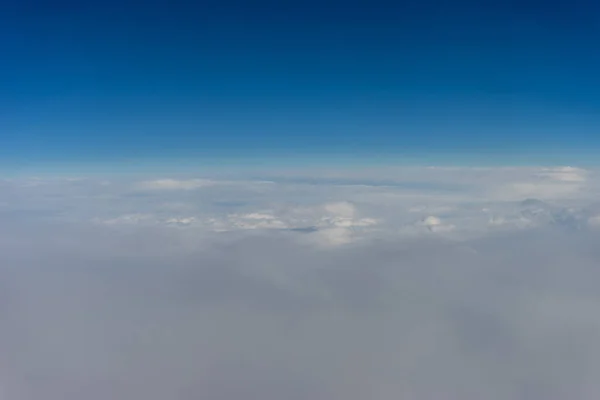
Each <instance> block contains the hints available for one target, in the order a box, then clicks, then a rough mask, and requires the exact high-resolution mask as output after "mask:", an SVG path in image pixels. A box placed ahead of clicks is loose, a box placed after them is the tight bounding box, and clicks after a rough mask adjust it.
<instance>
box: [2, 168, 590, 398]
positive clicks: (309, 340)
mask: <svg viewBox="0 0 600 400" xmlns="http://www.w3.org/2000/svg"><path fill="white" fill-rule="evenodd" d="M599 184H600V180H599V179H598V173H597V171H594V170H583V169H578V168H572V167H561V168H541V167H540V168H533V167H531V168H530V167H519V168H517V167H515V168H394V169H385V170H384V169H372V170H362V171H348V170H345V171H310V170H304V171H286V172H282V173H279V174H273V173H271V174H266V173H263V174H260V173H257V174H255V175H253V176H249V175H247V176H222V175H219V176H144V177H127V178H126V177H123V176H118V177H117V176H112V177H111V176H105V177H85V176H84V177H68V178H65V177H43V178H35V177H28V178H23V177H21V178H13V179H4V180H0V398H2V399H7V400H13V399H17V400H37V399H45V400H59V399H60V400H75V399H77V400H79V399H91V400H94V399H117V400H118V399H134V400H137V399H139V400H142V399H143V400H154V399H165V398H169V399H182V400H187V399H208V400H212V399H217V400H237V399H261V400H276V399H277V400H278V399H290V400H296V399H298V400H300V399H302V400H304V399H311V400H319V399H331V400H338V399H339V400H354V399H356V400H359V399H361V400H362V399H382V400H387V399H408V400H412V399H419V400H420V399H425V400H429V399H432V400H433V399H435V400H439V399H444V400H446V399H448V400H452V399H457V400H458V399H460V400H470V399H473V400H475V399H491V400H495V399H527V400H531V399H533V400H537V399H540V400H541V399H544V400H548V399H570V400H571V399H572V400H575V399H598V398H600V381H599V380H598V377H599V376H600V312H599V311H598V310H600V291H599V290H598V282H599V281H600V279H599V278H600V268H599V266H600V247H599V246H598V245H597V244H598V243H599V240H600V203H596V199H598V195H599V194H600V185H599Z"/></svg>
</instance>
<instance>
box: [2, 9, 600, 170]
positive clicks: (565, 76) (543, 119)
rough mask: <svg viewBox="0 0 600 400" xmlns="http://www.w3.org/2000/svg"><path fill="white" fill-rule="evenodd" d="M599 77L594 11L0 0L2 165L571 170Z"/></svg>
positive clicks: (585, 151) (598, 17) (581, 152)
mask: <svg viewBox="0 0 600 400" xmlns="http://www.w3.org/2000/svg"><path fill="white" fill-rule="evenodd" d="M599 71H600V3H598V2H597V1H592V0H590V1H584V0H571V1H553V0H549V1H543V2H542V1H531V0H525V1H509V0H504V1H494V0H490V1H474V0H473V1H471V0H460V1H427V0H421V1H396V2H392V1H385V2H384V1H360V2H358V1H349V0H346V1H327V0H321V1H315V0H302V1H293V0H288V1H260V0H259V1H197V2H193V1H169V2H167V1H161V0H156V1H146V2H139V1H131V0H105V1H96V0H90V1H85V2H81V1H69V0H65V1H42V0H5V1H3V2H2V3H1V4H0V160H1V163H2V165H3V166H24V165H31V164H35V165H44V164H45V163H48V164H50V163H52V162H57V161H60V162H66V163H69V162H72V163H79V164H85V163H100V164H102V163H105V164H110V163H117V162H120V161H123V160H134V161H136V160H137V161H140V162H142V161H143V162H145V163H150V164H151V163H153V162H156V163H159V162H162V161H165V160H167V161H169V162H171V161H174V160H182V161H183V160H192V162H195V161H198V162H202V160H208V159H210V160H212V162H217V163H218V162H219V160H242V159H261V160H276V159H279V160H281V159H290V157H292V156H293V157H294V158H295V159H298V160H315V159H317V158H319V159H323V160H328V159H346V157H347V158H348V159H352V158H353V157H356V158H357V159H359V158H360V159H362V160H367V162H368V160H371V161H373V162H375V161H376V160H381V159H386V160H391V161H394V162H402V161H403V160H409V159H410V160H412V161H415V162H417V163H418V162H419V160H427V163H435V162H438V163H444V162H445V161H449V160H451V161H452V162H454V163H460V162H461V161H464V162H466V160H473V159H474V158H477V159H479V160H483V161H486V160H488V161H489V160H492V159H494V160H496V161H498V162H501V163H502V162H506V163H511V162H516V161H521V162H522V161H525V162H526V161H527V160H535V161H536V162H537V161H540V162H548V163H551V162H553V161H560V162H569V163H571V164H576V163H578V162H584V160H587V161H590V160H591V159H592V158H591V157H592V156H593V154H594V153H595V152H596V151H598V150H600V129H599V128H600V73H599ZM478 157H479V158H478Z"/></svg>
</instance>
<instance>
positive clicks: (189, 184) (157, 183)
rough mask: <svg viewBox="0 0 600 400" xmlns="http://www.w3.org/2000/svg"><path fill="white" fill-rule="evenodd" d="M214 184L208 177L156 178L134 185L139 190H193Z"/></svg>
mask: <svg viewBox="0 0 600 400" xmlns="http://www.w3.org/2000/svg"><path fill="white" fill-rule="evenodd" d="M214 184H215V182H214V181H212V180H210V179H188V180H176V179H156V180H151V181H143V182H139V183H137V184H136V185H135V187H136V188H137V189H141V190H193V189H200V188H204V187H208V186H213V185H214Z"/></svg>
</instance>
